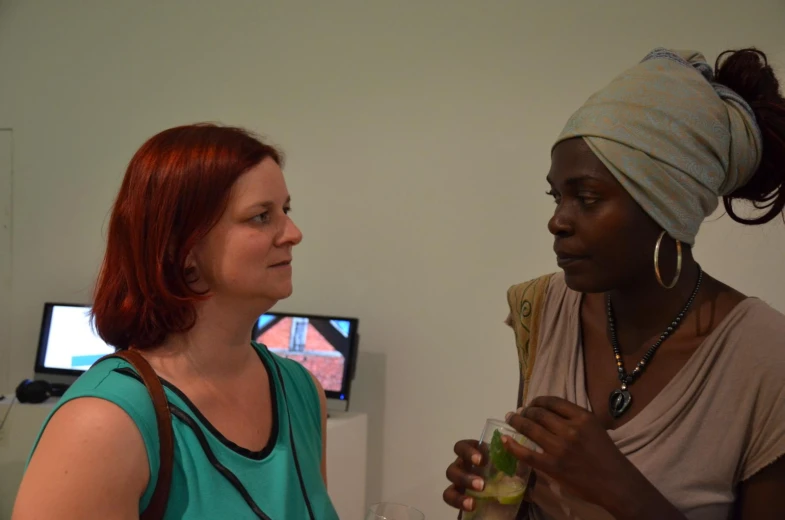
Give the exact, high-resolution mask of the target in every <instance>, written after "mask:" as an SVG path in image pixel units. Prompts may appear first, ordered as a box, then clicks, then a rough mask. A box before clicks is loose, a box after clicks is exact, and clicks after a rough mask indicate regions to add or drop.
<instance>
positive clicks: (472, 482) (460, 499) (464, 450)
mask: <svg viewBox="0 0 785 520" xmlns="http://www.w3.org/2000/svg"><path fill="white" fill-rule="evenodd" d="M479 445H480V443H479V442H478V441H475V440H463V441H458V442H457V443H455V448H453V450H454V451H455V454H456V455H457V456H458V458H456V459H455V461H454V462H453V463H452V464H450V465H449V467H448V468H447V480H449V481H450V482H451V483H452V484H451V485H450V487H448V488H447V489H445V490H444V494H443V495H442V497H443V498H444V501H445V502H446V503H447V504H448V505H450V506H452V507H454V508H456V509H460V510H461V511H472V510H474V499H473V498H472V497H470V496H467V495H466V490H467V489H474V490H475V491H482V489H483V487H484V486H485V482H483V479H482V478H481V477H480V476H479V475H477V474H475V473H472V468H473V467H479V466H482V464H483V462H484V461H483V460H482V453H480V450H479V449H477V448H478V447H479Z"/></svg>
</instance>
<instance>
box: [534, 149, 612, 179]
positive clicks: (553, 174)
mask: <svg viewBox="0 0 785 520" xmlns="http://www.w3.org/2000/svg"><path fill="white" fill-rule="evenodd" d="M577 180H587V181H597V182H606V183H612V184H616V179H615V178H614V177H613V175H612V174H611V172H610V171H608V168H606V167H605V165H604V164H603V163H602V161H601V160H600V159H599V158H598V157H597V156H596V155H594V152H592V150H591V148H589V145H588V144H586V141H584V140H583V139H581V138H573V139H568V140H566V141H562V142H561V143H559V144H557V145H556V146H555V147H554V149H553V153H552V155H551V169H550V171H549V172H548V181H549V182H551V183H552V184H562V183H566V182H575V181H577Z"/></svg>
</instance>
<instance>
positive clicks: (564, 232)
mask: <svg viewBox="0 0 785 520" xmlns="http://www.w3.org/2000/svg"><path fill="white" fill-rule="evenodd" d="M548 231H550V233H551V235H553V236H555V237H564V236H570V235H571V234H573V232H574V231H575V230H574V227H573V219H572V217H571V216H570V215H569V212H568V211H567V210H566V208H565V207H564V203H563V202H562V203H560V204H559V205H558V206H556V211H554V212H553V216H552V217H551V219H550V220H549V221H548Z"/></svg>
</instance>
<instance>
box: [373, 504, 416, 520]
mask: <svg viewBox="0 0 785 520" xmlns="http://www.w3.org/2000/svg"><path fill="white" fill-rule="evenodd" d="M378 506H395V507H400V508H403V509H406V510H408V511H413V512H415V513H418V514H419V515H421V516H422V517H423V518H425V513H423V512H422V511H420V510H419V509H417V508H416V507H412V506H410V505H408V504H402V503H400V502H374V503H373V504H370V505H369V506H368V511H370V512H371V513H373V514H375V515H377V512H376V511H374V509H375V508H376V507H378Z"/></svg>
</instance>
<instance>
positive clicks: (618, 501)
mask: <svg viewBox="0 0 785 520" xmlns="http://www.w3.org/2000/svg"><path fill="white" fill-rule="evenodd" d="M507 421H508V422H509V424H510V425H511V426H512V427H513V428H515V429H516V430H518V431H519V432H521V433H522V434H523V435H525V436H526V437H528V438H529V439H531V440H532V441H534V442H536V443H537V444H538V445H539V446H540V448H542V453H538V452H535V451H532V450H529V449H527V448H525V447H523V446H521V445H520V444H518V443H517V442H515V441H513V440H512V439H510V438H509V437H503V441H504V444H505V447H506V448H507V450H508V451H509V452H510V453H512V454H513V455H515V457H516V458H518V459H519V460H521V461H522V462H523V463H525V464H528V465H529V466H531V467H532V468H534V469H536V470H537V471H540V472H542V473H545V474H546V475H548V476H549V477H551V478H552V479H554V480H555V481H557V482H558V483H559V484H561V485H562V486H563V487H565V488H567V489H568V491H569V492H570V493H571V494H573V495H575V496H576V497H578V498H581V499H583V500H586V501H587V502H591V503H594V504H597V505H599V506H600V507H603V508H604V509H606V510H607V511H608V512H610V513H612V514H614V516H616V517H617V518H628V517H634V516H630V515H634V514H636V513H635V512H634V511H632V510H631V508H634V509H638V508H639V507H641V506H644V505H647V506H649V507H652V508H653V509H654V510H660V511H662V512H667V513H672V512H673V506H672V505H671V504H670V503H668V502H667V500H665V498H664V497H662V495H661V494H660V493H659V492H658V491H657V490H656V488H654V486H653V485H652V484H651V483H650V482H649V481H648V480H646V478H645V477H644V476H643V474H642V473H641V472H640V471H638V469H637V468H636V467H635V466H634V465H633V464H632V463H631V462H630V461H629V460H628V459H627V457H625V456H624V455H623V454H622V453H621V452H620V451H619V449H618V448H617V447H616V445H615V444H614V443H613V441H612V440H611V438H610V436H609V435H608V433H607V432H606V431H605V428H603V426H602V424H600V421H599V420H598V419H597V418H596V417H595V416H594V414H592V413H591V412H589V411H588V410H586V409H584V408H581V407H580V406H578V405H576V404H574V403H571V402H569V401H566V400H564V399H561V398H558V397H537V398H536V399H534V400H533V401H532V403H531V404H530V405H529V406H528V407H526V408H525V409H524V410H523V411H522V412H521V413H513V414H508V419H507ZM642 499H644V500H645V502H649V503H648V504H643V503H641V501H642ZM631 500H634V501H638V503H637V504H634V503H630V501H631ZM663 501H664V503H663ZM661 518H674V517H673V516H670V515H669V516H667V517H661ZM676 518H678V517H676ZM681 518H683V516H682V517H681Z"/></svg>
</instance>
